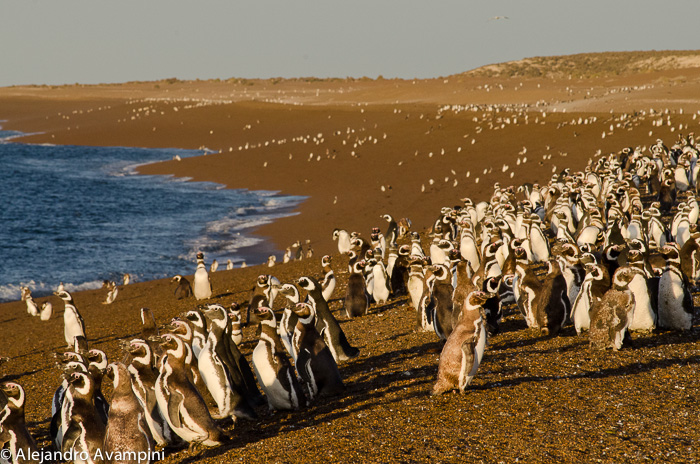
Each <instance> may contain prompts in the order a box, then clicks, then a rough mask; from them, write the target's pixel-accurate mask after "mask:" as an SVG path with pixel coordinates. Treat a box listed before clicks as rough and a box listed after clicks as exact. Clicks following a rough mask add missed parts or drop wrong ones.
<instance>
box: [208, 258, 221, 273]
mask: <svg viewBox="0 0 700 464" xmlns="http://www.w3.org/2000/svg"><path fill="white" fill-rule="evenodd" d="M217 269H219V262H218V261H217V260H216V258H214V260H213V261H212V262H211V266H209V272H212V273H213V272H216V270H217Z"/></svg>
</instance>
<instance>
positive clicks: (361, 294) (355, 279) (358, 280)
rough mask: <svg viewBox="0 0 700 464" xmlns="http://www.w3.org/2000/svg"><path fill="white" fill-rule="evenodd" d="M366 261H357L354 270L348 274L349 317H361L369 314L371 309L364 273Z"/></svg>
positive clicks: (347, 304)
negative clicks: (368, 311)
mask: <svg viewBox="0 0 700 464" xmlns="http://www.w3.org/2000/svg"><path fill="white" fill-rule="evenodd" d="M364 265H365V263H364V261H356V262H355V264H354V265H353V271H352V272H351V273H350V276H348V284H347V287H346V288H345V306H344V308H345V314H346V316H347V317H359V316H364V315H365V314H367V310H368V309H369V299H370V297H369V294H368V293H367V286H366V284H365V278H364V276H363V275H362V268H363V267H364Z"/></svg>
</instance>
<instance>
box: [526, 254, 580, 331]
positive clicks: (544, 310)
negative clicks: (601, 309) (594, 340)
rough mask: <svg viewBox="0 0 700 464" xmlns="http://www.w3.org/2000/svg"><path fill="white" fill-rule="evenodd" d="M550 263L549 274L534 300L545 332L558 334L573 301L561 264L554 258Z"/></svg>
mask: <svg viewBox="0 0 700 464" xmlns="http://www.w3.org/2000/svg"><path fill="white" fill-rule="evenodd" d="M548 265H549V270H548V272H547V276H546V277H545V279H544V282H542V287H541V289H540V291H539V292H538V294H537V296H536V298H535V302H534V310H535V319H536V320H537V326H538V327H539V328H540V330H541V331H542V333H543V334H545V335H557V334H558V333H559V331H560V330H561V328H562V327H563V326H564V322H566V316H567V315H568V314H569V311H570V310H571V303H570V302H569V296H568V292H567V288H566V280H565V279H564V276H563V275H562V273H561V269H559V265H558V264H557V263H556V262H554V260H550V261H549V263H548Z"/></svg>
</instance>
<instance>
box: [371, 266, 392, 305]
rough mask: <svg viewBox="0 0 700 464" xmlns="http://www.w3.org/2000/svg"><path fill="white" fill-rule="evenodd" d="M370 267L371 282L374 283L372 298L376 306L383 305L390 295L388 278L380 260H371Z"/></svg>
mask: <svg viewBox="0 0 700 464" xmlns="http://www.w3.org/2000/svg"><path fill="white" fill-rule="evenodd" d="M370 266H371V269H372V271H371V272H372V277H373V279H372V281H373V282H374V285H373V286H372V292H371V294H372V298H373V299H374V301H375V302H376V303H377V304H384V303H386V302H387V301H388V300H389V295H391V282H390V281H389V276H388V275H387V272H386V268H385V267H384V263H383V262H382V261H381V260H373V261H372V262H371V263H370Z"/></svg>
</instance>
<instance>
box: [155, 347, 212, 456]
mask: <svg viewBox="0 0 700 464" xmlns="http://www.w3.org/2000/svg"><path fill="white" fill-rule="evenodd" d="M162 339H163V342H162V347H163V349H164V351H165V354H164V356H163V358H162V359H161V363H160V374H159V375H158V379H157V380H156V400H157V401H158V407H159V408H160V410H161V412H163V414H164V415H165V420H166V421H167V422H168V425H169V426H170V428H171V429H172V430H173V432H175V433H176V434H177V435H178V436H179V437H180V438H182V439H183V440H184V441H186V442H188V443H190V444H194V445H197V444H201V445H203V446H218V445H220V444H221V443H222V442H221V437H222V435H223V432H222V431H221V429H220V428H219V426H218V425H216V423H215V422H214V420H213V419H212V417H211V415H210V414H209V410H208V409H207V405H206V403H205V402H204V399H203V398H202V396H201V395H200V394H199V392H198V391H197V389H196V388H195V386H194V385H193V384H192V382H190V380H189V378H188V371H187V368H186V365H185V356H186V354H187V352H186V350H185V344H184V342H183V341H182V340H181V339H180V338H179V337H178V336H176V335H173V334H164V335H162Z"/></svg>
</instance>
